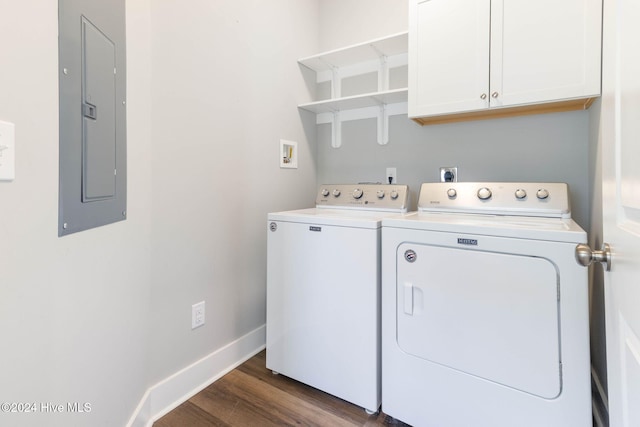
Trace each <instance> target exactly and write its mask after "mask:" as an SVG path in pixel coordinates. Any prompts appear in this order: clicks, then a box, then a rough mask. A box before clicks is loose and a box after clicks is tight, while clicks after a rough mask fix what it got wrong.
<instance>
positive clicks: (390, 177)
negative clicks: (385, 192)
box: [384, 168, 398, 184]
mask: <svg viewBox="0 0 640 427" xmlns="http://www.w3.org/2000/svg"><path fill="white" fill-rule="evenodd" d="M384 183H385V184H397V183H398V177H397V175H396V168H387V179H386V180H385V181H384Z"/></svg>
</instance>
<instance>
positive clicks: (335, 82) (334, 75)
mask: <svg viewBox="0 0 640 427" xmlns="http://www.w3.org/2000/svg"><path fill="white" fill-rule="evenodd" d="M341 96H342V79H341V78H340V69H339V68H338V67H331V98H332V99H337V98H340V97H341Z"/></svg>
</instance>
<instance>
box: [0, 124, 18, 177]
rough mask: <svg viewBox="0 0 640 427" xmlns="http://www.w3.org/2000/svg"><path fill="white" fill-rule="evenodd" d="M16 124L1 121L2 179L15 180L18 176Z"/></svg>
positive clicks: (0, 157)
mask: <svg viewBox="0 0 640 427" xmlns="http://www.w3.org/2000/svg"><path fill="white" fill-rule="evenodd" d="M15 152H16V142H15V125H14V124H13V123H9V122H3V121H0V181H13V180H14V179H15V177H16V166H15V163H16V154H15Z"/></svg>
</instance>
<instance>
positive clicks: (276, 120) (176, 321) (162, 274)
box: [149, 0, 318, 382]
mask: <svg viewBox="0 0 640 427" xmlns="http://www.w3.org/2000/svg"><path fill="white" fill-rule="evenodd" d="M151 18H152V23H153V33H152V36H153V37H152V45H151V48H152V62H151V67H152V72H151V75H152V80H151V87H152V98H151V99H152V105H153V109H152V121H151V128H152V136H153V150H152V151H151V152H150V153H149V160H150V161H151V164H152V167H153V177H154V181H153V189H152V196H153V216H152V222H151V223H152V230H153V235H152V240H151V259H152V271H151V280H152V287H151V304H152V306H151V309H152V314H151V320H152V321H151V354H152V357H151V363H150V370H151V371H150V379H151V381H152V382H155V381H159V380H161V379H164V378H166V377H167V376H169V375H171V374H173V373H175V372H177V371H178V370H179V369H182V368H184V367H185V366H188V365H189V364H191V363H193V362H195V361H197V360H198V359H199V358H200V357H202V356H205V355H207V354H210V353H212V352H213V351H214V350H216V349H218V348H220V347H222V346H224V345H225V344H227V343H230V342H231V341H234V340H236V339H238V338H240V337H241V336H243V335H244V334H247V333H248V332H250V331H252V330H254V329H255V328H258V327H259V326H261V325H263V324H264V322H265V284H266V282H265V276H266V218H267V213H268V212H271V211H280V210H288V209H294V208H300V207H303V206H307V205H309V204H310V203H313V201H314V199H315V186H316V158H315V156H316V146H315V126H314V124H313V123H314V121H313V119H312V118H310V117H307V116H303V117H302V119H301V116H300V114H299V112H298V110H297V108H296V105H297V104H299V103H302V102H304V101H305V100H306V99H308V98H309V97H310V94H309V93H308V89H307V86H306V84H305V81H304V78H303V77H304V76H303V74H302V73H301V71H300V69H299V67H298V64H297V59H298V58H299V57H302V56H304V55H305V53H306V52H314V51H316V50H317V49H318V45H317V34H318V30H317V28H318V3H317V2H316V1H315V0H314V1H310V0H308V1H300V0H278V1H275V2H256V1H248V0H243V1H224V2H220V1H219V2H211V1H210V0H196V1H190V2H189V4H188V7H186V6H185V2H184V1H179V0H163V1H154V2H152V4H151ZM305 125H306V126H307V129H305ZM281 138H282V139H286V140H292V141H297V142H298V148H299V158H298V164H299V168H298V169H280V167H279V153H280V139H281ZM202 300H204V301H205V302H206V324H205V325H204V326H203V327H201V328H199V329H197V330H194V331H192V330H191V323H190V322H191V318H190V313H191V305H192V304H194V303H196V302H199V301H202Z"/></svg>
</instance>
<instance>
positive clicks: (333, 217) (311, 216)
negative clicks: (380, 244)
mask: <svg viewBox="0 0 640 427" xmlns="http://www.w3.org/2000/svg"><path fill="white" fill-rule="evenodd" d="M397 215H399V214H398V213H397V212H379V211H361V210H352V209H328V208H310V209H300V210H294V211H285V212H272V213H270V214H269V215H268V220H269V221H284V222H295V223H302V224H310V225H314V224H316V225H331V226H337V227H354V228H372V229H373V228H380V227H381V226H382V220H383V219H384V218H391V217H394V216H397Z"/></svg>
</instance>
